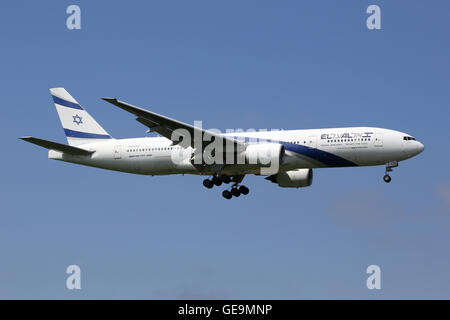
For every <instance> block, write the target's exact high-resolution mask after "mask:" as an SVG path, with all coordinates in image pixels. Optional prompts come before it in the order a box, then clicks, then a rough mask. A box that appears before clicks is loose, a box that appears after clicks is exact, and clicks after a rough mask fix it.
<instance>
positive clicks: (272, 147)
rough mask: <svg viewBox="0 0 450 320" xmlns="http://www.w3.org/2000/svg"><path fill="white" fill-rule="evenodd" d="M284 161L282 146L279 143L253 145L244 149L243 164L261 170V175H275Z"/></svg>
mask: <svg viewBox="0 0 450 320" xmlns="http://www.w3.org/2000/svg"><path fill="white" fill-rule="evenodd" d="M283 159H284V146H283V145H282V144H279V143H255V144H250V145H248V146H247V148H246V149H245V163H246V164H250V165H256V166H258V167H260V168H261V174H275V173H278V171H279V170H280V166H281V164H282V163H283Z"/></svg>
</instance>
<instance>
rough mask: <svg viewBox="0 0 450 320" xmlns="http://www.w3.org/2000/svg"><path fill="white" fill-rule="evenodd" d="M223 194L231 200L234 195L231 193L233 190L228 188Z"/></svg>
mask: <svg viewBox="0 0 450 320" xmlns="http://www.w3.org/2000/svg"><path fill="white" fill-rule="evenodd" d="M222 196H223V197H224V198H225V199H228V200H230V199H231V198H232V197H233V195H232V194H231V192H230V191H228V190H225V191H224V192H222Z"/></svg>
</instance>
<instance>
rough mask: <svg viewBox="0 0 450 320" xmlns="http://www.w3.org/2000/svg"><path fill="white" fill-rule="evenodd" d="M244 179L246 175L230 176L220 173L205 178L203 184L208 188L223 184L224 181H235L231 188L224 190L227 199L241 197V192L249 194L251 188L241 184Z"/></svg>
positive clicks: (223, 194)
mask: <svg viewBox="0 0 450 320" xmlns="http://www.w3.org/2000/svg"><path fill="white" fill-rule="evenodd" d="M242 179H244V176H232V177H230V176H228V175H220V176H217V175H215V176H213V177H212V178H211V179H205V180H203V185H204V186H205V187H206V188H208V189H211V188H213V187H214V186H221V185H222V183H225V184H228V183H230V182H233V185H232V186H231V188H229V189H227V190H224V191H223V192H222V196H223V197H224V198H225V199H231V198H233V197H236V198H237V197H239V196H240V195H241V194H243V195H247V194H248V193H249V192H250V190H249V189H248V188H247V187H246V186H244V185H240V183H241V181H242Z"/></svg>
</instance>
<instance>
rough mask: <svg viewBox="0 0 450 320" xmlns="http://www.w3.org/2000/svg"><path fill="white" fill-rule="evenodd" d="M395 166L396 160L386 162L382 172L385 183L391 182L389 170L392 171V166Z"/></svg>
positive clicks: (396, 164) (396, 165)
mask: <svg viewBox="0 0 450 320" xmlns="http://www.w3.org/2000/svg"><path fill="white" fill-rule="evenodd" d="M395 167H398V162H397V161H391V162H388V163H386V170H385V172H384V177H383V180H384V182H386V183H389V182H391V180H392V178H391V176H390V175H389V172H392V168H395Z"/></svg>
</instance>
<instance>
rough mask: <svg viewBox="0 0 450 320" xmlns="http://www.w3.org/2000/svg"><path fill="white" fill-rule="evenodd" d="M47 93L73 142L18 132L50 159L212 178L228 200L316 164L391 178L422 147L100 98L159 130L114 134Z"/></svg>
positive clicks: (391, 135)
mask: <svg viewBox="0 0 450 320" xmlns="http://www.w3.org/2000/svg"><path fill="white" fill-rule="evenodd" d="M50 93H51V95H52V98H53V101H54V104H55V106H56V111H57V113H58V116H59V119H60V121H61V124H62V127H63V129H64V132H65V134H66V137H67V142H68V145H67V144H61V143H58V142H53V141H48V140H43V139H39V138H34V137H30V136H27V137H22V138H20V139H22V140H24V141H27V142H30V143H33V144H36V145H38V146H41V147H44V148H46V149H48V150H49V151H48V158H50V159H55V160H60V161H65V162H70V163H75V164H80V165H85V166H90V167H96V168H102V169H107V170H114V171H121V172H126V173H133V174H140V175H152V176H153V175H169V174H183V175H184V174H194V175H202V176H210V177H211V178H209V177H208V178H206V179H204V180H203V185H204V186H205V187H206V188H208V189H211V188H213V187H214V186H220V185H222V183H224V184H231V187H228V188H226V189H225V190H224V191H223V192H222V196H223V197H224V198H225V199H231V198H233V197H239V196H240V195H247V194H248V193H249V188H248V187H246V186H245V185H243V184H242V180H243V179H244V177H245V175H248V174H255V175H260V176H265V179H267V180H268V181H270V182H272V183H276V184H277V185H278V186H280V187H283V188H302V187H308V186H310V185H311V184H312V181H313V169H317V168H334V167H363V166H378V165H384V166H385V174H384V176H383V180H384V181H385V182H386V183H389V182H390V181H391V177H390V175H389V173H390V172H391V171H392V169H393V168H395V167H397V166H398V163H399V162H400V161H403V160H407V159H409V158H412V157H414V156H416V155H418V154H419V153H421V152H422V151H423V150H424V145H423V144H422V143H420V142H419V141H417V140H416V139H415V138H414V137H413V136H411V135H409V134H406V133H403V132H399V131H395V130H389V129H383V128H375V127H348V128H328V129H308V130H271V131H247V132H243V131H240V132H239V131H238V132H227V133H220V132H218V131H213V130H205V129H203V128H202V127H201V126H195V123H194V125H190V124H187V123H183V122H180V121H178V120H175V119H171V118H169V117H166V116H163V115H160V114H157V113H155V112H152V111H148V110H146V109H143V108H139V107H136V106H133V105H131V104H128V103H126V102H123V101H120V100H118V99H116V98H102V99H103V100H105V101H107V102H109V103H111V104H113V105H115V106H117V107H119V108H121V109H123V110H125V111H127V112H129V113H131V114H132V115H134V116H135V117H136V120H137V121H138V122H140V123H141V124H143V125H144V126H146V127H148V131H147V132H156V133H158V134H159V135H160V136H157V137H143V138H131V139H115V138H113V137H112V136H111V135H110V134H109V133H108V132H106V131H105V129H103V128H102V127H101V126H100V125H99V124H98V123H97V122H96V121H95V120H94V118H93V117H92V116H91V115H90V114H89V113H88V112H87V111H86V110H85V109H84V108H83V107H81V105H80V104H79V103H78V102H77V101H76V100H75V99H74V98H73V97H72V96H71V95H70V94H69V93H68V92H67V91H66V90H65V89H64V88H52V89H50ZM212 145H213V147H211V146H212ZM208 149H209V150H208ZM207 151H208V152H207Z"/></svg>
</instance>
